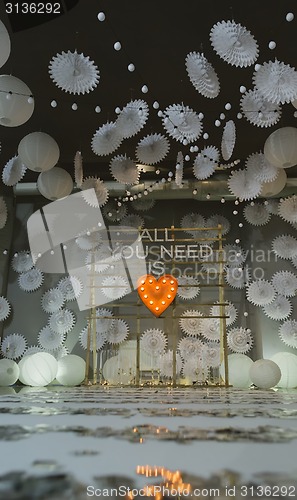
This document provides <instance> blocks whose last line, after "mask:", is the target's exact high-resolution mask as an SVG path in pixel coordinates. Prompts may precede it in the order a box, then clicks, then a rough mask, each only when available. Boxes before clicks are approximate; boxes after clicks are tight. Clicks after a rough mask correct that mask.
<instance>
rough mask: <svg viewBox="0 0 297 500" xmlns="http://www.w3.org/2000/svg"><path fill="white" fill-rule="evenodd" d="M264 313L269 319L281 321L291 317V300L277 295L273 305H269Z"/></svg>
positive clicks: (264, 309) (264, 308) (265, 307)
mask: <svg viewBox="0 0 297 500" xmlns="http://www.w3.org/2000/svg"><path fill="white" fill-rule="evenodd" d="M263 311H264V313H265V314H266V316H268V318H270V319H273V320H275V321H280V320H282V319H286V318H288V317H289V316H290V314H291V312H292V304H291V302H290V301H289V299H287V298H286V297H284V296H283V295H277V296H276V297H275V299H274V300H273V301H272V302H271V304H267V305H266V306H264V307H263Z"/></svg>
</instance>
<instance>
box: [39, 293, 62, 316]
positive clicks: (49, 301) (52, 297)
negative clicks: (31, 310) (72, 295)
mask: <svg viewBox="0 0 297 500" xmlns="http://www.w3.org/2000/svg"><path fill="white" fill-rule="evenodd" d="M64 302H65V297H64V294H63V293H62V292H61V290H59V288H51V289H50V290H47V291H46V292H45V293H44V294H43V295H42V297H41V307H42V309H43V310H44V311H45V312H46V313H49V314H51V313H54V312H57V311H59V310H60V309H61V308H62V307H63V304H64Z"/></svg>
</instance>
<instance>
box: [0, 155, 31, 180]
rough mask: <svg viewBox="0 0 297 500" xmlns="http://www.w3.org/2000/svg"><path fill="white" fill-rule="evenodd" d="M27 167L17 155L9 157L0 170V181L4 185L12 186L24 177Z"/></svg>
mask: <svg viewBox="0 0 297 500" xmlns="http://www.w3.org/2000/svg"><path fill="white" fill-rule="evenodd" d="M26 171H27V167H26V166H25V165H24V164H23V163H22V162H21V160H20V158H19V157H18V156H14V157H13V158H11V159H10V160H9V161H8V162H7V163H6V165H5V167H4V168H3V170H2V181H3V184H5V185H6V186H14V185H15V184H17V183H18V182H20V180H22V178H23V177H24V175H25V173H26Z"/></svg>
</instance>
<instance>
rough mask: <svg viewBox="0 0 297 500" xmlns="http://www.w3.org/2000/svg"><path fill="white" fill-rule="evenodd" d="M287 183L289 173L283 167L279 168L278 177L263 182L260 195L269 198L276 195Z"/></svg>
mask: <svg viewBox="0 0 297 500" xmlns="http://www.w3.org/2000/svg"><path fill="white" fill-rule="evenodd" d="M286 183H287V174H286V171H285V170H284V169H283V168H280V169H279V172H278V175H277V178H276V179H275V180H274V181H271V182H264V183H263V184H262V189H261V193H260V196H262V197H263V198H264V197H266V198H269V197H270V196H274V195H276V194H278V193H280V192H281V191H282V190H283V189H284V187H285V185H286Z"/></svg>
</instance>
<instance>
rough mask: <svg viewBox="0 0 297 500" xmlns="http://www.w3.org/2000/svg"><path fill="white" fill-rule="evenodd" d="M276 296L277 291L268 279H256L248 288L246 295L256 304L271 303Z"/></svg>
mask: <svg viewBox="0 0 297 500" xmlns="http://www.w3.org/2000/svg"><path fill="white" fill-rule="evenodd" d="M275 296H276V291H275V288H274V286H273V285H272V283H270V282H269V281H267V280H262V279H259V280H254V281H252V282H251V283H250V284H249V285H248V286H247V289H246V297H247V300H248V301H249V302H251V303H252V304H254V305H255V306H264V305H266V304H270V303H271V302H272V301H273V300H274V298H275Z"/></svg>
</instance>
